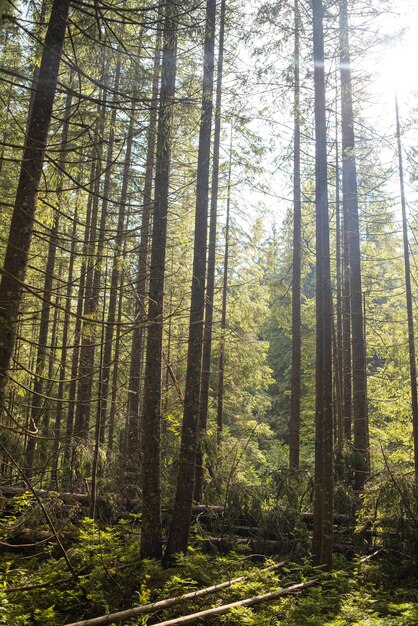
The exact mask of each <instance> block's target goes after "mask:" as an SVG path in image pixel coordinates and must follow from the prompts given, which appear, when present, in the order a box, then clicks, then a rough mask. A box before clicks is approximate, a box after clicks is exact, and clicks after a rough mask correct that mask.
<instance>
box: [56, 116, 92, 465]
mask: <svg viewBox="0 0 418 626" xmlns="http://www.w3.org/2000/svg"><path fill="white" fill-rule="evenodd" d="M99 112H100V111H99ZM91 161H92V163H91V169H90V193H89V196H88V200H87V210H86V218H85V220H86V221H85V225H84V237H83V247H82V252H81V258H82V263H81V272H80V281H79V284H78V292H77V307H76V318H75V324H74V335H73V350H72V356H71V374H70V385H69V390H68V413H67V420H66V433H65V439H66V446H65V448H64V465H65V466H68V465H69V462H70V457H71V451H72V445H71V441H72V437H73V435H74V434H76V433H77V428H76V427H75V424H74V414H75V407H76V402H75V401H76V392H77V374H78V365H79V356H80V341H81V325H82V316H83V304H84V296H85V293H86V272H87V252H88V247H89V233H90V228H91V221H92V212H93V193H94V181H95V172H96V161H95V158H94V150H92V152H91ZM73 263H74V261H73ZM71 280H72V277H70V275H69V281H71ZM69 306H71V303H69Z"/></svg>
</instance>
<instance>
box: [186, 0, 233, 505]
mask: <svg viewBox="0 0 418 626" xmlns="http://www.w3.org/2000/svg"><path fill="white" fill-rule="evenodd" d="M225 5H226V0H222V3H221V14H220V20H219V54H218V68H217V81H216V104H215V130H214V138H213V165H212V189H211V200H210V224H209V246H208V249H209V250H208V272H207V286H206V306H205V330H204V336H203V357H202V380H201V390H200V406H199V431H200V433H199V443H198V449H197V454H196V475H195V488H194V499H195V501H196V502H201V501H202V500H203V477H204V470H203V453H204V451H203V449H204V438H205V436H206V427H207V421H208V409H209V384H210V362H211V355H212V328H213V300H214V294H215V262H216V226H217V218H218V189H219V147H220V140H221V100H222V72H223V47H224V32H225Z"/></svg>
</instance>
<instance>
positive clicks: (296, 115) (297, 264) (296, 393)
mask: <svg viewBox="0 0 418 626" xmlns="http://www.w3.org/2000/svg"><path fill="white" fill-rule="evenodd" d="M294 13H295V16H294V19H295V49H294V80H295V85H294V90H295V91H294V105H293V107H294V110H293V121H294V139H293V268H292V374H291V377H292V378H291V392H290V421H289V467H290V469H294V470H298V469H299V449H300V392H301V348H302V346H301V319H300V282H301V263H302V231H301V229H302V204H301V190H300V76H299V56H300V52H299V48H300V41H299V39H300V35H299V22H300V16H299V3H298V0H295V5H294Z"/></svg>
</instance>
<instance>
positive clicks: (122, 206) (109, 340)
mask: <svg viewBox="0 0 418 626" xmlns="http://www.w3.org/2000/svg"><path fill="white" fill-rule="evenodd" d="M133 106H134V104H133ZM135 122H136V119H135V113H134V111H132V114H131V119H130V121H129V127H128V137H127V142H126V151H125V160H124V165H123V174H122V189H121V194H120V202H119V214H118V223H117V231H116V240H115V249H114V255H113V266H112V275H111V279H110V296H109V307H108V316H107V320H106V334H105V344H104V351H103V372H102V376H101V385H100V389H99V397H100V402H99V404H98V406H97V410H98V411H100V417H99V423H100V430H101V435H100V439H101V443H103V442H104V431H105V424H106V414H107V395H108V389H109V382H110V369H111V363H112V347H113V334H114V327H115V318H116V306H117V298H118V286H119V276H120V270H119V265H120V262H121V252H122V249H123V238H124V233H125V221H126V204H127V198H128V190H129V181H130V174H131V160H132V146H133V141H134V126H135Z"/></svg>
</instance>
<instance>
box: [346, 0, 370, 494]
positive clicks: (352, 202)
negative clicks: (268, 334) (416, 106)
mask: <svg viewBox="0 0 418 626" xmlns="http://www.w3.org/2000/svg"><path fill="white" fill-rule="evenodd" d="M348 28H349V27H348V11H347V0H340V75H341V132H342V171H343V202H344V203H345V205H346V210H345V213H346V215H347V216H348V218H349V241H348V244H349V250H348V252H349V267H350V271H349V276H350V306H351V332H352V336H351V348H352V359H353V362H352V365H353V435H354V437H353V444H354V471H355V479H354V486H355V488H356V489H357V490H361V489H362V488H363V485H364V483H365V481H366V480H367V478H368V476H369V475H370V453H369V425H368V415H367V361H366V344H365V341H364V328H363V296H362V286H361V258H360V231H359V211H358V197H357V166H356V155H355V139H354V117H353V96H352V85H351V67H350V47H349V30H348Z"/></svg>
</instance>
